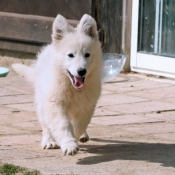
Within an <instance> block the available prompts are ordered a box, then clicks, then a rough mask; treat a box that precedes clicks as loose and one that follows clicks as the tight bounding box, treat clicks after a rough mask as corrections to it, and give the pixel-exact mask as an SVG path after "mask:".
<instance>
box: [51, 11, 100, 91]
mask: <svg viewBox="0 0 175 175" xmlns="http://www.w3.org/2000/svg"><path fill="white" fill-rule="evenodd" d="M52 40H53V44H54V46H55V49H56V51H57V53H58V55H59V56H58V59H59V63H60V62H61V69H62V70H63V71H64V73H65V74H66V75H67V76H68V77H69V78H70V80H71V82H72V85H73V86H74V88H76V89H81V88H83V87H84V84H85V81H86V77H87V76H88V75H90V74H91V72H92V70H95V69H96V71H97V72H98V71H99V68H98V67H99V66H100V64H101V45H100V42H99V41H98V33H97V26H96V22H95V20H94V19H93V18H92V17H91V16H89V15H87V14H85V15H84V16H83V17H82V18H81V20H80V22H79V24H78V26H77V28H73V27H72V26H71V25H69V24H68V22H67V20H66V19H65V18H64V17H63V16H61V15H58V16H57V17H56V19H55V21H54V23H53V33H52ZM98 64H99V65H98Z"/></svg>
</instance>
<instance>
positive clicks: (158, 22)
mask: <svg viewBox="0 0 175 175" xmlns="http://www.w3.org/2000/svg"><path fill="white" fill-rule="evenodd" d="M138 51H141V52H146V53H150V54H158V55H164V56H171V57H175V0H140V1H139V31H138Z"/></svg>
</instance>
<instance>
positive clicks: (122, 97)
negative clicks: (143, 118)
mask: <svg viewBox="0 0 175 175" xmlns="http://www.w3.org/2000/svg"><path fill="white" fill-rule="evenodd" d="M144 101H148V100H147V99H146V98H140V97H134V96H131V95H127V94H118V93H117V94H104V95H102V96H101V97H100V99H99V101H98V104H97V106H109V105H118V104H125V103H126V104H129V103H131V104H132V103H138V102H144Z"/></svg>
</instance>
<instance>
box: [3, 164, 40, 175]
mask: <svg viewBox="0 0 175 175" xmlns="http://www.w3.org/2000/svg"><path fill="white" fill-rule="evenodd" d="M0 174H2V175H19V174H20V175H40V173H39V172H38V171H29V169H26V168H22V167H20V166H15V165H13V164H8V163H6V164H4V165H3V166H0Z"/></svg>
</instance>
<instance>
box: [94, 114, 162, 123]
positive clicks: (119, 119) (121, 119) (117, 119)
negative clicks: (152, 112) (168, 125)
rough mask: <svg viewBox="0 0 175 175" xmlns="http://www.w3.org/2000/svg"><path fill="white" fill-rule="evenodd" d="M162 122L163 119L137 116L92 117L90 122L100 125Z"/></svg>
mask: <svg viewBox="0 0 175 175" xmlns="http://www.w3.org/2000/svg"><path fill="white" fill-rule="evenodd" d="M157 121H164V120H163V119H156V118H146V117H144V116H138V115H121V116H107V117H93V118H92V120H91V122H92V123H96V124H100V125H123V124H125V125H127V124H131V123H135V124H137V123H138V124H139V123H147V122H148V123H150V122H157Z"/></svg>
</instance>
